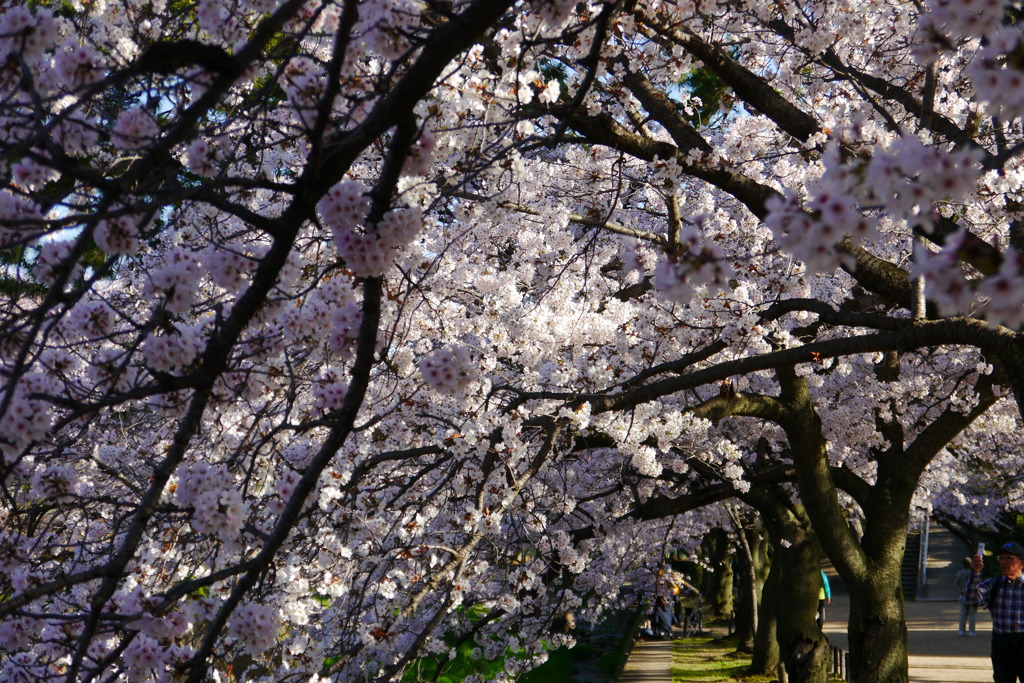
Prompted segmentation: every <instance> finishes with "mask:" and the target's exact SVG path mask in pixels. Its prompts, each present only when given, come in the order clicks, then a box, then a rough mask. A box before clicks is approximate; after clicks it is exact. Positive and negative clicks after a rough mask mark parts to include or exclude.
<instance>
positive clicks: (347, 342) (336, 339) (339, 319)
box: [327, 301, 363, 359]
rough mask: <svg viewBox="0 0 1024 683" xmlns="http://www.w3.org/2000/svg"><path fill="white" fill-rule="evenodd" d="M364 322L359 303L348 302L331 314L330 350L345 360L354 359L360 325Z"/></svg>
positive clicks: (328, 341)
mask: <svg viewBox="0 0 1024 683" xmlns="http://www.w3.org/2000/svg"><path fill="white" fill-rule="evenodd" d="M362 320H363V310H362V308H361V307H360V305H359V303H358V302H357V301H346V302H344V303H342V304H341V305H339V306H338V307H337V308H336V309H334V312H333V313H332V314H331V334H330V337H329V338H328V340H327V344H328V348H330V349H331V351H332V352H334V353H336V354H338V356H340V357H341V358H343V359H350V358H352V357H353V356H354V355H355V348H356V339H357V338H358V337H359V325H360V323H361V322H362Z"/></svg>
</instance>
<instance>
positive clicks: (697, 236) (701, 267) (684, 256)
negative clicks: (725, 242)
mask: <svg viewBox="0 0 1024 683" xmlns="http://www.w3.org/2000/svg"><path fill="white" fill-rule="evenodd" d="M706 218H707V217H706V216H697V217H696V218H695V219H694V225H693V226H687V227H686V228H685V229H684V230H682V231H680V244H679V246H678V247H677V248H675V249H673V250H672V252H671V253H670V254H669V255H668V258H666V259H665V260H663V261H659V262H658V265H657V266H655V269H654V275H653V282H654V287H655V289H657V290H658V291H659V292H661V293H663V294H664V295H665V296H666V297H667V298H668V299H670V300H672V301H677V302H679V303H686V302H689V301H690V299H691V298H692V297H693V295H694V293H695V292H696V291H697V290H698V289H700V288H701V287H705V286H707V287H711V288H713V289H717V288H720V287H723V286H725V284H726V283H727V282H728V281H729V278H730V277H732V273H733V269H732V265H731V264H730V263H729V261H728V259H727V257H726V255H725V252H724V251H723V250H722V248H721V247H720V246H719V245H718V244H717V243H715V242H714V241H713V240H709V239H706V238H705V237H704V234H703V232H702V230H701V226H703V224H704V223H705V221H706Z"/></svg>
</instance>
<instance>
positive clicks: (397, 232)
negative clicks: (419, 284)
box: [317, 181, 423, 277]
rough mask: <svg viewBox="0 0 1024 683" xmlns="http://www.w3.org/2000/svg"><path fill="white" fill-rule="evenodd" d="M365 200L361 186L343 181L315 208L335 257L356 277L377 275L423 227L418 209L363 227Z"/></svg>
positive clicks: (396, 211) (397, 212)
mask: <svg viewBox="0 0 1024 683" xmlns="http://www.w3.org/2000/svg"><path fill="white" fill-rule="evenodd" d="M369 205H370V204H369V198H368V197H367V196H366V193H365V188H364V186H363V185H362V184H361V183H358V182H355V181H344V182H342V183H339V184H337V185H335V186H334V187H332V188H331V189H330V190H329V191H328V192H327V194H325V195H324V198H323V199H321V200H320V203H319V204H318V205H317V209H318V210H319V212H320V217H321V219H322V220H323V222H324V224H325V225H327V227H329V228H330V230H331V232H332V233H333V235H334V244H335V247H337V249H338V255H339V256H340V257H341V258H342V259H344V260H345V264H346V265H347V266H348V268H349V270H351V271H352V272H353V273H355V274H356V275H360V276H364V277H373V276H378V275H381V274H382V273H383V272H384V271H385V270H386V269H387V267H388V265H389V264H390V263H391V260H392V259H393V258H394V256H395V254H396V253H397V252H398V250H399V249H401V248H402V247H403V246H405V245H406V244H408V243H409V242H411V241H412V240H413V238H415V236H416V235H417V234H418V233H419V231H420V229H421V228H422V227H423V213H422V211H421V210H420V209H419V208H418V207H412V208H404V209H393V210H391V211H388V212H387V213H385V214H384V216H383V217H382V218H381V220H380V221H378V222H377V225H376V226H374V228H373V229H370V228H368V227H367V226H366V225H365V220H366V213H367V211H369Z"/></svg>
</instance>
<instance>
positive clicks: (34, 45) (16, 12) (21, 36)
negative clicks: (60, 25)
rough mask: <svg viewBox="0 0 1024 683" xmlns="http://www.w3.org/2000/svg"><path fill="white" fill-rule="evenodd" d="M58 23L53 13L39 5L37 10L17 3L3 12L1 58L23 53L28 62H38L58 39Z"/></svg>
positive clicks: (0, 37) (0, 59)
mask: <svg viewBox="0 0 1024 683" xmlns="http://www.w3.org/2000/svg"><path fill="white" fill-rule="evenodd" d="M57 36H58V34H57V23H56V22H55V21H54V17H53V13H52V12H50V11H49V10H47V9H43V8H39V9H36V10H35V11H34V12H33V11H31V10H30V9H29V8H28V7H27V6H25V5H18V4H15V5H14V6H13V7H8V9H7V10H6V11H4V12H3V13H2V14H0V61H7V59H8V58H9V57H11V56H12V55H21V57H22V58H24V59H25V60H26V61H28V62H32V63H35V62H38V61H39V60H40V59H41V58H42V56H43V53H44V52H45V51H46V50H48V49H51V48H52V47H53V45H54V43H55V42H56V40H57Z"/></svg>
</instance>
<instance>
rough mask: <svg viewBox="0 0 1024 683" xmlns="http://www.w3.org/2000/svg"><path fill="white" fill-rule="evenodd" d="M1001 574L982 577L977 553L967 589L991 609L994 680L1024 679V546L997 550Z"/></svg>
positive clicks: (1012, 682) (1008, 545) (1004, 682)
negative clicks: (992, 576)
mask: <svg viewBox="0 0 1024 683" xmlns="http://www.w3.org/2000/svg"><path fill="white" fill-rule="evenodd" d="M996 555H997V556H998V558H999V569H1000V571H1002V573H1003V575H1002V576H997V577H996V578H994V579H985V580H984V581H982V580H981V570H982V568H983V567H984V564H985V563H984V560H983V559H982V557H981V555H975V556H974V558H973V561H972V562H971V569H972V570H974V571H973V574H972V575H971V578H970V579H969V580H968V582H967V586H966V588H965V589H964V592H965V593H967V594H968V595H971V594H973V595H975V596H976V599H977V602H978V604H979V605H986V606H987V607H988V610H989V612H991V613H992V678H993V680H994V681H995V683H1016V682H1017V680H1018V679H1019V680H1020V681H1021V683H1024V547H1022V546H1021V545H1020V544H1019V543H1013V542H1010V543H1004V544H1003V545H1002V546H1001V547H1000V548H999V550H997V551H996Z"/></svg>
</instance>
